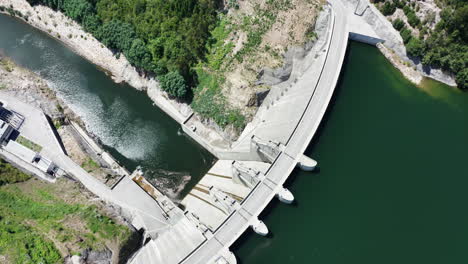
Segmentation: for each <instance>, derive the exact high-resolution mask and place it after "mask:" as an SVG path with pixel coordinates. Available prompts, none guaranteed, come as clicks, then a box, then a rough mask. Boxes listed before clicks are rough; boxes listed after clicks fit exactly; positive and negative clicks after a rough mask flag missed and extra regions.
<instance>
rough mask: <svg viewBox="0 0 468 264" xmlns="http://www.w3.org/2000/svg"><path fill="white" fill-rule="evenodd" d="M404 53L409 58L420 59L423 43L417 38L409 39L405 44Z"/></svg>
mask: <svg viewBox="0 0 468 264" xmlns="http://www.w3.org/2000/svg"><path fill="white" fill-rule="evenodd" d="M406 51H407V52H408V54H409V55H410V56H413V57H420V56H422V55H423V43H422V41H421V40H420V39H418V38H411V39H410V40H409V41H408V43H407V44H406Z"/></svg>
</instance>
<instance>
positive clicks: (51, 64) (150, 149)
mask: <svg viewBox="0 0 468 264" xmlns="http://www.w3.org/2000/svg"><path fill="white" fill-rule="evenodd" d="M0 28H1V34H0V52H2V53H4V54H5V55H7V56H9V57H10V58H12V59H13V60H14V61H15V62H16V63H18V64H19V65H21V66H24V67H25V68H28V69H30V70H32V71H34V72H36V73H38V74H39V75H40V76H42V77H43V78H44V79H46V80H47V82H48V84H49V86H50V87H51V88H52V89H54V90H56V91H57V92H58V94H59V96H60V97H61V98H63V99H64V101H65V102H66V103H67V105H68V106H70V108H71V109H72V110H74V112H75V113H77V114H78V115H80V116H81V118H82V119H83V120H84V121H85V123H86V124H87V125H88V128H89V130H90V131H92V132H93V133H94V134H96V135H97V136H98V137H99V138H100V139H101V140H102V142H103V144H104V145H105V147H106V149H108V150H109V151H110V152H111V154H112V155H113V156H114V157H115V158H116V159H117V160H118V161H119V162H120V163H121V164H122V165H124V166H125V167H126V168H127V169H128V170H130V171H132V170H134V169H135V168H136V166H138V165H140V166H142V168H143V170H144V171H145V176H146V177H147V178H150V179H156V178H157V179H158V185H159V186H160V187H162V188H163V189H165V190H166V191H167V192H168V193H171V192H172V189H174V188H177V187H181V186H183V185H184V183H186V180H189V179H190V182H189V183H188V186H192V185H194V184H195V183H196V182H197V181H198V180H199V179H200V177H201V176H203V175H204V173H205V172H206V171H208V169H209V168H210V165H211V164H212V163H213V161H214V158H213V156H212V155H211V154H210V153H209V152H207V151H206V150H204V149H203V148H201V147H200V146H199V145H198V144H196V143H195V142H194V141H192V140H191V139H189V138H188V137H187V136H185V135H184V134H183V133H182V131H181V128H180V126H179V125H178V124H177V123H176V122H175V121H174V120H172V119H171V118H170V117H169V116H168V115H166V114H165V113H164V112H162V111H161V110H160V109H159V108H157V107H155V106H153V104H152V101H151V100H150V99H149V98H148V96H147V95H146V93H144V92H139V91H137V90H136V89H134V88H132V87H130V86H128V85H126V84H116V83H114V82H113V81H112V80H111V78H109V77H108V76H106V74H105V73H104V72H102V71H100V70H99V69H98V68H97V67H96V66H95V65H93V64H91V63H89V62H88V61H87V60H85V59H83V58H81V57H80V56H78V55H76V54H75V53H73V52H72V51H70V50H69V49H68V48H67V47H65V46H64V45H62V44H61V43H60V42H58V41H56V40H54V39H52V38H50V37H49V36H47V35H46V34H44V33H43V32H40V31H39V30H36V29H34V28H32V27H30V26H29V25H27V24H25V23H22V22H20V21H19V20H17V19H14V18H11V17H8V16H5V15H0Z"/></svg>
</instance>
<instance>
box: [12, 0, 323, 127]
mask: <svg viewBox="0 0 468 264" xmlns="http://www.w3.org/2000/svg"><path fill="white" fill-rule="evenodd" d="M27 1H28V2H29V3H30V4H31V5H33V6H34V5H45V6H48V7H50V8H52V9H54V10H58V11H61V12H62V13H64V14H65V15H67V16H68V17H70V18H72V19H73V20H75V21H77V22H78V23H79V24H80V25H82V27H83V28H84V30H85V31H87V32H89V33H90V34H92V35H93V36H94V37H96V38H97V39H98V40H99V41H100V42H101V43H103V44H104V45H106V46H107V47H108V48H110V49H111V50H113V51H114V52H115V55H116V56H120V54H123V55H125V57H126V58H127V59H128V60H129V62H130V63H131V64H132V65H134V66H136V67H137V69H138V70H139V71H140V73H141V74H142V75H155V76H157V78H158V80H159V83H160V86H161V88H162V89H163V90H165V91H166V92H167V93H168V94H169V95H170V96H172V97H173V98H179V99H183V100H186V101H187V102H188V103H190V105H191V107H192V109H193V110H194V111H195V112H197V113H198V114H199V116H201V118H202V119H203V120H204V121H207V122H210V121H209V120H211V121H214V122H215V123H216V124H218V125H219V126H220V127H222V128H226V127H227V126H231V128H233V130H232V129H231V130H230V131H233V132H234V134H235V133H239V132H240V131H241V130H242V128H243V127H244V126H245V124H246V123H247V122H248V121H249V120H250V119H251V118H252V117H253V116H254V114H255V112H256V109H257V108H258V106H259V104H260V103H259V99H258V98H259V97H257V96H258V95H259V94H263V96H265V95H266V94H267V93H268V90H269V89H270V87H269V85H268V84H259V83H257V79H258V74H259V72H261V70H262V69H264V68H265V67H266V68H271V69H274V68H278V67H281V65H282V64H283V57H282V54H284V52H286V51H287V50H288V49H289V48H290V47H291V46H294V45H298V46H301V45H304V43H306V42H309V41H313V40H314V38H315V35H314V32H313V29H314V23H315V19H316V17H317V14H318V11H319V10H321V6H322V5H323V4H324V1H323V0H249V1H240V0H227V1H222V0H27ZM20 16H22V15H21V14H20ZM22 17H23V16H22ZM23 18H25V19H27V17H23ZM39 20H40V18H39ZM260 98H261V97H260Z"/></svg>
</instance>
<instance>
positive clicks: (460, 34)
mask: <svg viewBox="0 0 468 264" xmlns="http://www.w3.org/2000/svg"><path fill="white" fill-rule="evenodd" d="M376 2H383V3H381V4H380V5H379V6H380V10H381V12H382V13H383V14H384V15H386V16H388V15H392V14H393V13H394V12H395V11H396V10H397V9H398V8H400V9H402V10H403V12H404V14H405V16H406V18H407V21H408V24H409V26H410V27H412V28H414V29H417V30H418V31H419V36H414V35H413V34H412V30H411V29H410V28H408V26H406V24H405V23H404V21H403V20H401V19H395V20H394V21H393V22H392V23H393V27H394V28H395V29H397V30H398V31H399V32H400V35H401V37H402V38H403V42H404V43H405V45H406V50H407V52H408V54H409V55H410V56H414V57H418V58H420V59H421V61H422V64H423V65H431V66H436V67H439V68H442V69H443V70H445V71H448V72H450V73H453V74H455V78H456V82H457V85H458V87H459V88H461V89H468V1H466V0H441V1H438V5H439V7H441V8H442V11H441V13H440V18H441V19H440V21H439V22H438V23H437V24H436V26H435V28H434V29H433V30H432V29H430V27H428V24H430V23H433V22H434V21H435V14H434V13H428V14H426V15H425V18H424V19H422V20H421V19H420V18H419V17H418V16H417V15H416V12H417V11H418V8H419V6H418V5H416V2H414V1H412V2H410V1H404V0H387V1H376Z"/></svg>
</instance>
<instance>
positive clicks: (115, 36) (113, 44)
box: [97, 20, 136, 52]
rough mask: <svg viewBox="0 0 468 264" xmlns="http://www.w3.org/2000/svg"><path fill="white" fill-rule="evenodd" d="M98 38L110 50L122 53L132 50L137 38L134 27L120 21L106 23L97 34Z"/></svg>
mask: <svg viewBox="0 0 468 264" xmlns="http://www.w3.org/2000/svg"><path fill="white" fill-rule="evenodd" d="M97 37H98V39H99V40H101V41H102V42H103V43H104V45H106V46H107V47H108V48H110V49H115V50H118V51H121V52H127V51H128V50H130V47H131V45H132V42H133V39H135V38H136V34H135V30H134V29H133V27H132V25H130V24H128V23H124V22H122V21H120V20H112V21H110V22H106V23H104V25H103V26H102V27H100V28H99V30H98V32H97Z"/></svg>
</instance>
